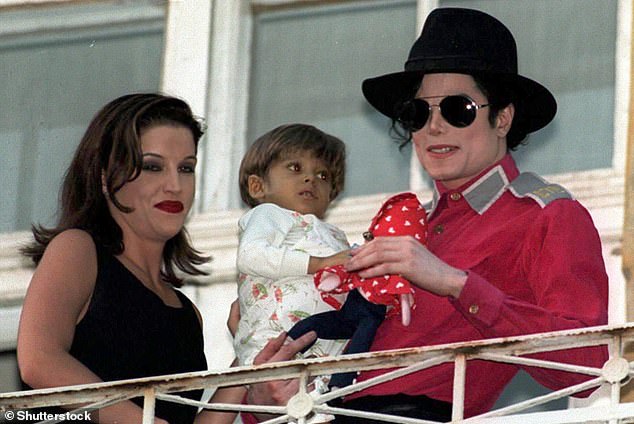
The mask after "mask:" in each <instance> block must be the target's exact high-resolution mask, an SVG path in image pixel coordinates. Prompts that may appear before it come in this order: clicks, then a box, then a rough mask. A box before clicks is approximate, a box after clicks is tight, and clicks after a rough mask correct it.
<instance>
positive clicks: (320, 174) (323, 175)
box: [317, 171, 330, 181]
mask: <svg viewBox="0 0 634 424" xmlns="http://www.w3.org/2000/svg"><path fill="white" fill-rule="evenodd" d="M317 178H319V179H320V180H323V181H328V179H329V178H330V175H329V174H328V171H320V172H318V173H317Z"/></svg>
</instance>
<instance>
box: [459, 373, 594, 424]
mask: <svg viewBox="0 0 634 424" xmlns="http://www.w3.org/2000/svg"><path fill="white" fill-rule="evenodd" d="M604 382H605V380H604V379H603V378H602V377H599V378H594V379H592V380H588V381H585V382H583V383H580V384H576V385H574V386H570V387H566V388H564V389H561V390H557V391H555V392H551V393H547V394H545V395H542V396H538V397H534V398H532V399H528V400H525V401H522V402H518V403H515V404H513V405H509V406H506V407H504V408H499V409H495V410H493V411H489V412H486V413H484V414H481V415H478V416H475V417H471V418H469V419H467V420H465V421H464V422H465V423H470V422H472V421H478V420H479V419H481V418H489V417H498V416H506V415H509V414H512V413H515V412H520V411H523V410H525V409H528V408H532V407H533V406H538V405H543V404H545V403H548V402H551V401H553V400H557V399H561V398H563V397H566V396H570V395H573V394H575V393H578V392H583V391H584V390H588V389H592V388H594V387H597V386H600V385H601V384H603V383H604ZM478 422H479V421H478Z"/></svg>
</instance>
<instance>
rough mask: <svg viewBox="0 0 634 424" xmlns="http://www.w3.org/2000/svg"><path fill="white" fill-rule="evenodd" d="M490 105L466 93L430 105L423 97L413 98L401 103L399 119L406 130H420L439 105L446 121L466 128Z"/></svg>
mask: <svg viewBox="0 0 634 424" xmlns="http://www.w3.org/2000/svg"><path fill="white" fill-rule="evenodd" d="M490 105H491V104H490V103H488V104H485V105H479V104H477V103H476V102H475V101H474V100H473V99H472V98H470V97H467V96H464V95H456V96H447V97H445V98H444V99H442V100H441V101H440V103H438V104H437V105H430V104H429V103H428V102H427V101H426V100H423V99H412V100H408V101H406V102H405V103H403V104H402V105H401V110H400V113H399V114H398V116H397V121H398V122H399V124H401V126H402V127H403V128H404V129H405V130H406V131H411V132H415V131H418V130H420V129H421V128H423V127H424V126H425V124H427V121H428V120H429V115H430V114H431V109H432V108H433V107H437V108H438V109H439V110H440V114H441V115H442V117H443V118H444V119H445V121H447V122H448V123H449V124H451V125H452V126H454V127H457V128H465V127H468V126H469V125H471V124H472V123H473V121H475V118H476V112H477V111H478V109H481V108H483V107H487V106H490Z"/></svg>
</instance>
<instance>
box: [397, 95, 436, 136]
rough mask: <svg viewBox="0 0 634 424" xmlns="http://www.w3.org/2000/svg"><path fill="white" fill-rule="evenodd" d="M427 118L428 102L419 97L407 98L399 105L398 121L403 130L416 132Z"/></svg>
mask: <svg viewBox="0 0 634 424" xmlns="http://www.w3.org/2000/svg"><path fill="white" fill-rule="evenodd" d="M428 118H429V103H427V102H426V101H425V100H421V99H413V100H408V101H407V102H405V103H403V104H402V105H401V110H400V111H399V113H398V122H399V123H400V124H401V126H402V127H403V129H405V131H409V132H416V131H418V130H420V129H421V128H423V127H424V126H425V124H426V123H427V119H428Z"/></svg>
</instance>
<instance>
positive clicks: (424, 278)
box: [344, 236, 467, 298]
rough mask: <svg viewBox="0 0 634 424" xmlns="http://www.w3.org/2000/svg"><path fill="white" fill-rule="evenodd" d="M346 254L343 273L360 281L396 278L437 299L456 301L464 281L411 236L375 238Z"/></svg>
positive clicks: (455, 270) (461, 275)
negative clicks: (450, 297) (440, 297)
mask: <svg viewBox="0 0 634 424" xmlns="http://www.w3.org/2000/svg"><path fill="white" fill-rule="evenodd" d="M350 253H351V254H352V258H351V259H350V260H349V261H348V262H347V263H346V264H344V267H345V269H346V270H347V271H350V272H353V271H356V272H358V273H359V276H361V277H363V278H371V277H377V276H382V275H386V274H399V275H402V276H403V277H405V278H406V279H408V280H409V281H410V282H411V283H412V284H414V285H416V286H417V287H419V288H421V289H423V290H427V291H429V292H431V293H434V294H437V295H439V296H453V297H455V298H457V297H458V296H460V292H461V291H462V288H463V287H464V284H465V282H466V280H467V273H466V272H464V271H462V270H460V269H457V268H454V267H452V266H450V265H448V264H447V263H445V262H443V261H442V260H440V259H439V258H438V257H436V255H434V254H433V253H431V252H430V251H429V250H427V248H426V247H425V246H424V245H422V244H421V243H420V242H419V241H417V240H416V239H414V238H413V237H411V236H401V237H396V236H395V237H377V238H375V239H374V240H372V241H370V242H368V243H366V244H364V245H363V246H360V247H358V248H356V249H353V250H352V251H351V252H350Z"/></svg>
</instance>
